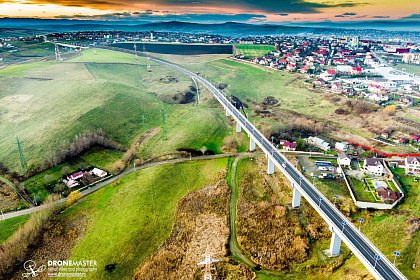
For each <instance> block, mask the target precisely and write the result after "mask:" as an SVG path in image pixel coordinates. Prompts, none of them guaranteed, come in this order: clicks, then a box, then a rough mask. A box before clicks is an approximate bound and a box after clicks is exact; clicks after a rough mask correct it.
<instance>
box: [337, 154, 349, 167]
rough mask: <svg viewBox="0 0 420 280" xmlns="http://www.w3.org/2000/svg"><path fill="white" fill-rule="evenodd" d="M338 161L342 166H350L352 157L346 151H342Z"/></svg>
mask: <svg viewBox="0 0 420 280" xmlns="http://www.w3.org/2000/svg"><path fill="white" fill-rule="evenodd" d="M337 162H338V164H340V165H342V166H350V164H351V158H350V157H349V156H348V155H346V154H345V153H341V154H339V155H338V157H337Z"/></svg>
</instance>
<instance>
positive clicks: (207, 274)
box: [198, 255, 219, 280]
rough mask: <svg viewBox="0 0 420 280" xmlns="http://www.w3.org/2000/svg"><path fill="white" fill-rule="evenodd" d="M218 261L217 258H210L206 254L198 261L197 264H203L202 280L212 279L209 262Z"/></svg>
mask: <svg viewBox="0 0 420 280" xmlns="http://www.w3.org/2000/svg"><path fill="white" fill-rule="evenodd" d="M218 261H219V260H215V259H212V258H211V256H209V255H207V256H206V258H205V259H204V260H203V261H201V262H199V263H198V264H199V265H205V268H204V278H203V279H204V280H212V279H213V278H212V276H211V264H212V263H215V262H218Z"/></svg>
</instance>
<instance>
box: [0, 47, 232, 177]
mask: <svg viewBox="0 0 420 280" xmlns="http://www.w3.org/2000/svg"><path fill="white" fill-rule="evenodd" d="M146 65H147V61H146V60H145V59H144V58H141V57H139V58H137V59H135V58H134V56H133V55H130V54H126V53H120V52H114V51H109V50H103V49H93V50H92V49H91V50H86V51H83V52H82V53H81V55H80V56H78V57H75V58H73V59H70V60H67V61H63V62H36V63H28V64H22V65H16V66H10V67H7V68H4V69H1V70H0V88H2V89H4V90H2V91H1V92H0V138H1V139H2V140H3V139H4V140H3V141H1V142H0V162H2V163H4V164H6V166H7V167H9V168H10V169H11V170H14V171H21V170H20V161H19V154H18V152H17V146H16V137H19V139H20V140H21V141H22V143H23V153H24V156H25V158H26V161H27V163H28V166H29V167H30V168H31V167H38V166H40V165H41V164H42V163H43V162H45V161H46V160H48V159H50V158H52V157H54V155H55V154H56V153H59V152H60V150H63V149H65V147H66V146H68V145H69V143H71V142H73V141H74V140H75V137H76V136H77V135H79V134H83V133H91V132H102V133H103V134H105V135H106V136H107V137H108V138H110V139H111V140H113V141H115V142H117V143H118V144H120V145H122V146H124V147H129V146H130V145H131V144H132V143H133V141H134V140H135V139H138V138H139V137H141V136H142V135H144V133H145V132H148V131H150V130H151V129H152V128H159V127H161V126H162V117H161V112H162V111H163V110H165V111H166V113H167V115H168V125H167V126H168V128H169V127H170V129H168V130H169V132H168V134H169V135H170V136H171V137H170V138H174V139H175V138H177V139H178V138H179V139H178V141H181V142H183V143H186V144H185V145H186V148H197V147H202V146H209V148H211V149H213V150H215V151H217V150H218V149H220V148H219V147H216V146H215V145H218V144H219V143H220V141H221V140H220V139H221V138H223V133H224V129H223V126H224V125H225V124H224V122H222V121H220V118H219V119H218V120H211V119H209V120H208V122H209V124H210V126H211V127H212V128H210V130H209V129H208V127H207V126H206V122H203V120H204V119H203V117H201V116H200V115H201V113H202V114H204V115H205V116H206V117H212V116H216V117H218V115H217V113H216V111H215V109H214V108H212V107H208V106H203V107H195V106H193V104H183V105H181V104H168V103H165V102H163V101H162V99H163V98H162V97H163V96H165V95H166V96H171V95H173V94H176V93H178V92H183V91H185V90H187V89H188V88H189V87H190V86H192V81H191V80H190V79H189V78H188V77H186V76H183V75H181V74H180V73H178V72H176V71H175V70H173V69H170V68H168V67H163V66H160V65H156V64H152V69H153V71H152V72H148V71H147V70H146ZM168 76H171V77H174V78H175V79H176V82H172V83H165V82H162V80H161V79H162V78H165V77H168ZM187 108H190V109H187ZM193 109H194V110H195V112H190V113H188V111H192V110H193ZM178 112H180V114H183V117H182V118H180V117H179V114H178ZM197 116H200V117H198V118H197ZM171 118H173V119H171ZM173 121H177V122H178V123H179V124H180V125H181V126H178V127H177V128H176V129H174V128H173V125H174V124H173ZM196 121H198V122H199V124H194V122H196ZM190 126H193V127H194V128H195V129H196V131H195V132H194V133H192V132H190V131H188V130H189V127H190ZM220 126H222V127H220ZM207 131H210V132H211V133H212V134H211V135H206V133H207ZM215 131H216V132H215ZM219 132H220V134H218V133H219ZM214 133H216V134H218V135H217V137H216V140H214V141H213V140H211V137H210V136H213V135H214ZM178 134H180V136H178ZM197 135H198V136H199V137H198V139H197V138H196V136H197ZM200 135H201V136H200ZM188 137H192V138H188ZM186 138H188V139H186ZM209 141H210V142H209ZM165 144H166V145H165V146H166V147H165V148H164V149H162V151H163V150H168V148H167V147H173V146H174V145H175V146H177V145H178V144H174V145H171V144H170V145H168V142H166V143H165ZM189 145H192V146H189ZM151 146H153V145H151ZM178 146H179V145H178ZM147 153H148V154H150V155H152V154H153V155H155V153H156V152H154V151H147Z"/></svg>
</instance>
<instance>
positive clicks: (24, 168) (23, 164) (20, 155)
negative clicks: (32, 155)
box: [16, 136, 27, 171]
mask: <svg viewBox="0 0 420 280" xmlns="http://www.w3.org/2000/svg"><path fill="white" fill-rule="evenodd" d="M16 145H17V148H18V152H19V158H20V164H21V166H22V170H23V171H26V167H27V165H26V160H25V157H24V156H23V151H22V142H20V140H19V138H18V137H17V136H16Z"/></svg>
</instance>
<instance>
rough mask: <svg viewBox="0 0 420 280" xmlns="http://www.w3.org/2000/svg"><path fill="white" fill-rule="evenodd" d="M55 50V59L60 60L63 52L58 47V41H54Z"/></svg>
mask: <svg viewBox="0 0 420 280" xmlns="http://www.w3.org/2000/svg"><path fill="white" fill-rule="evenodd" d="M54 51H55V60H57V61H60V60H62V59H61V53H60V49H59V48H58V45H57V43H54Z"/></svg>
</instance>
